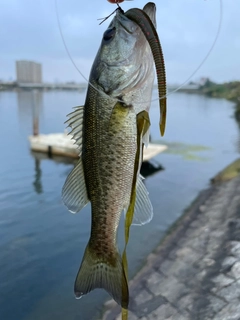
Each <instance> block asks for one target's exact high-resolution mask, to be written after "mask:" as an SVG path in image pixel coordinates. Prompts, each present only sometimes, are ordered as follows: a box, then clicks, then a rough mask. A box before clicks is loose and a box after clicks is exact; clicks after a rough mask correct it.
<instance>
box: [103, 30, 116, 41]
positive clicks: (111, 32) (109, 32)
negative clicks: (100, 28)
mask: <svg viewBox="0 0 240 320" xmlns="http://www.w3.org/2000/svg"><path fill="white" fill-rule="evenodd" d="M115 33H116V28H115V27H114V28H109V29H107V30H106V31H105V32H104V34H103V39H104V40H106V41H108V40H110V39H112V38H113V37H114V35H115Z"/></svg>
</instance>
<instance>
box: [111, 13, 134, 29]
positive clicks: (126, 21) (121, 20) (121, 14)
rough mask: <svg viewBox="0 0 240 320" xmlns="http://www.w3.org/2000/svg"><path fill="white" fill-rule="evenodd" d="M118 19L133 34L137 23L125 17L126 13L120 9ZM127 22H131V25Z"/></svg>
mask: <svg viewBox="0 0 240 320" xmlns="http://www.w3.org/2000/svg"><path fill="white" fill-rule="evenodd" d="M116 20H117V22H118V23H119V25H120V26H121V27H122V28H123V29H124V30H125V31H126V32H127V33H129V34H133V33H134V31H135V30H136V28H137V25H136V26H134V24H135V23H134V22H133V21H132V20H130V19H128V18H127V17H125V16H124V14H123V13H122V12H120V11H118V12H117V14H116ZM127 24H129V26H128V25H127Z"/></svg>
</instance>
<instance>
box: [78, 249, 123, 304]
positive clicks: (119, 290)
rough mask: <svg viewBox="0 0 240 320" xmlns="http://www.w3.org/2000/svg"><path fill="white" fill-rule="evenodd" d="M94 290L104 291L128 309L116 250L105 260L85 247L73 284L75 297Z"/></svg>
mask: <svg viewBox="0 0 240 320" xmlns="http://www.w3.org/2000/svg"><path fill="white" fill-rule="evenodd" d="M96 288H102V289H105V290H106V291H107V292H108V293H109V294H110V295H111V296H112V298H113V299H114V300H115V301H116V302H117V303H118V304H119V305H121V306H122V308H124V309H127V308H128V303H129V292H128V283H127V279H126V275H125V272H124V269H123V267H122V259H121V256H120V254H119V253H118V250H117V248H116V251H115V253H114V255H113V256H111V257H110V256H109V258H106V257H99V256H97V255H96V253H95V251H94V250H92V249H91V247H90V246H89V244H88V245H87V247H86V249H85V253H84V257H83V260H82V263H81V266H80V268H79V271H78V274H77V277H76V280H75V284H74V292H75V296H76V298H81V296H83V295H85V294H87V293H89V292H90V291H92V290H94V289H96Z"/></svg>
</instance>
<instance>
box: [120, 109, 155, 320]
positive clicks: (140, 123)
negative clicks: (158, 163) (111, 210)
mask: <svg viewBox="0 0 240 320" xmlns="http://www.w3.org/2000/svg"><path fill="white" fill-rule="evenodd" d="M149 127H150V120H149V115H148V112H147V111H142V112H140V113H139V114H137V131H138V133H137V152H136V158H135V164H134V174H133V182H132V191H131V198H130V204H129V206H128V210H127V213H126V219H125V247H124V251H123V255H122V265H123V274H124V276H125V277H126V280H127V279H128V263H127V252H126V250H127V244H128V240H129V234H130V227H131V224H132V221H133V214H134V208H135V203H136V190H137V178H138V176H139V171H140V167H141V163H142V151H143V143H142V138H143V136H144V135H145V134H146V132H147V131H148V129H149ZM127 281H128V280H127ZM127 317H128V312H127V310H124V309H122V320H127Z"/></svg>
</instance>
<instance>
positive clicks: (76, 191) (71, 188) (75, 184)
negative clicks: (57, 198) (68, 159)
mask: <svg viewBox="0 0 240 320" xmlns="http://www.w3.org/2000/svg"><path fill="white" fill-rule="evenodd" d="M62 200H63V203H64V204H65V206H66V207H67V208H68V210H69V211H71V212H73V213H76V212H78V211H80V210H81V209H82V208H83V207H85V206H86V204H87V203H88V202H89V199H88V195H87V188H86V183H85V178H84V172H83V165H82V159H79V160H78V162H77V164H76V166H75V167H74V168H73V170H72V171H71V172H70V174H69V175H68V177H67V179H66V181H65V183H64V186H63V188H62Z"/></svg>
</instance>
